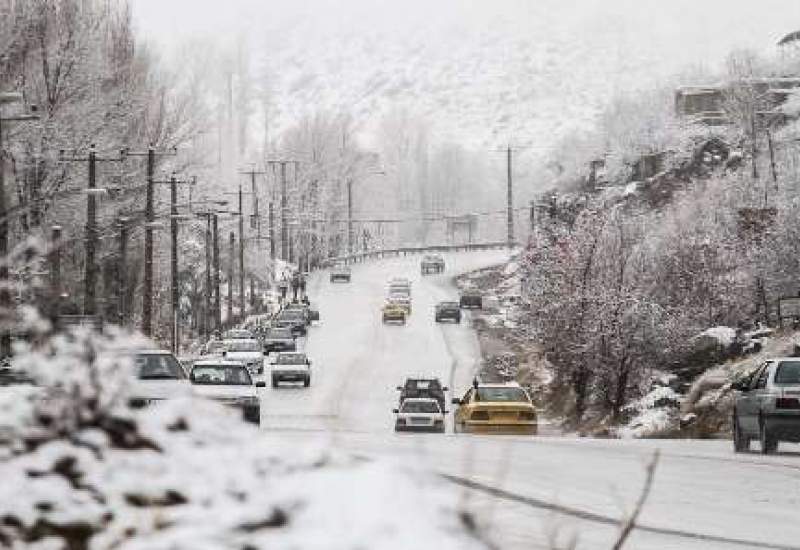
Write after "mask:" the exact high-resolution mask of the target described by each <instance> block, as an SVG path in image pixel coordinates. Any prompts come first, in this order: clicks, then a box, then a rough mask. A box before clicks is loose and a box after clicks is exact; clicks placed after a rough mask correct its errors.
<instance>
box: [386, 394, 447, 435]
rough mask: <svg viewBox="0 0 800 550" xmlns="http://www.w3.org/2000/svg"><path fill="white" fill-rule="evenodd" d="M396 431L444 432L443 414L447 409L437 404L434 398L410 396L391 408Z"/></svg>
mask: <svg viewBox="0 0 800 550" xmlns="http://www.w3.org/2000/svg"><path fill="white" fill-rule="evenodd" d="M392 412H394V414H395V421H394V431H396V432H436V433H444V429H445V428H444V415H445V414H447V411H446V410H444V409H442V408H441V407H440V406H439V402H438V401H436V399H428V398H424V397H423V398H417V397H414V398H410V399H406V400H404V401H403V402H402V403H400V406H399V407H398V408H396V409H393V410H392Z"/></svg>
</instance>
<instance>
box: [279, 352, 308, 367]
mask: <svg viewBox="0 0 800 550" xmlns="http://www.w3.org/2000/svg"><path fill="white" fill-rule="evenodd" d="M275 364H276V365H305V364H306V356H305V354H303V353H281V354H280V355H278V356H277V357H276V358H275Z"/></svg>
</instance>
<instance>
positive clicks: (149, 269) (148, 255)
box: [142, 146, 156, 336]
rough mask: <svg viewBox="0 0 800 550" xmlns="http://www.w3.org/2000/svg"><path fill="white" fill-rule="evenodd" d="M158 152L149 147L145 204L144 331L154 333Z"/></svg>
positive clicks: (146, 333)
mask: <svg viewBox="0 0 800 550" xmlns="http://www.w3.org/2000/svg"><path fill="white" fill-rule="evenodd" d="M155 169H156V154H155V150H154V149H153V147H152V146H150V147H148V148H147V191H146V192H145V204H144V218H145V219H144V297H143V298H142V332H143V333H144V335H145V336H150V335H151V334H153V224H154V223H155V208H154V202H155V189H154V188H153V185H154V184H153V180H154V178H155Z"/></svg>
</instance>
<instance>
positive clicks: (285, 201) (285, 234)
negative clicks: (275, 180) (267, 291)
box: [267, 160, 300, 261]
mask: <svg viewBox="0 0 800 550" xmlns="http://www.w3.org/2000/svg"><path fill="white" fill-rule="evenodd" d="M287 164H293V165H294V170H295V179H296V175H297V170H298V167H299V165H300V163H299V162H298V161H295V160H268V161H267V165H269V166H273V167H274V166H276V165H278V166H280V172H281V184H280V185H281V188H280V189H281V260H284V261H287V260H288V259H289V248H288V246H289V228H288V215H289V198H288V197H287V194H286V185H287V184H286V165H287Z"/></svg>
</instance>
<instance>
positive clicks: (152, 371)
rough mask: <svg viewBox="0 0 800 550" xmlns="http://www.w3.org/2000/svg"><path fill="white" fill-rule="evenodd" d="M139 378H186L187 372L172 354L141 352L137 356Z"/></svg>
mask: <svg viewBox="0 0 800 550" xmlns="http://www.w3.org/2000/svg"><path fill="white" fill-rule="evenodd" d="M136 365H137V367H138V376H139V380H185V379H186V373H185V372H184V371H183V368H182V367H181V365H180V364H179V363H178V360H177V359H175V358H174V357H173V356H172V355H169V354H166V353H164V354H160V353H159V354H155V353H154V354H139V355H137V356H136Z"/></svg>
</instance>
